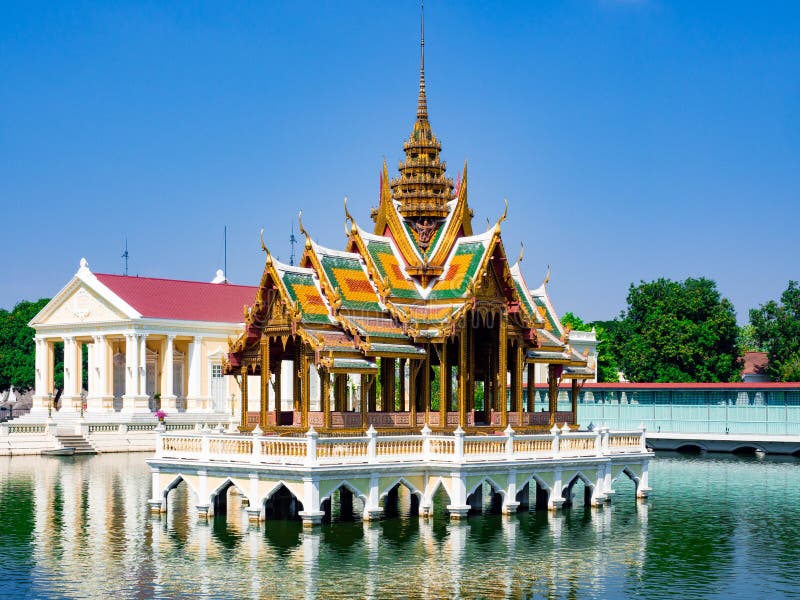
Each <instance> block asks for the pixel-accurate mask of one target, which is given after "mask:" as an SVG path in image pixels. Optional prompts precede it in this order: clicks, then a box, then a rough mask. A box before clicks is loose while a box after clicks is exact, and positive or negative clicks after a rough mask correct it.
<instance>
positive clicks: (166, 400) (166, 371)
mask: <svg viewBox="0 0 800 600" xmlns="http://www.w3.org/2000/svg"><path fill="white" fill-rule="evenodd" d="M165 345H166V350H165V352H164V366H163V371H162V374H161V408H162V409H163V410H164V411H166V412H169V411H172V412H177V410H178V408H177V405H176V403H175V401H176V397H175V393H174V391H175V381H174V377H175V336H174V335H168V336H167V342H166V344H165Z"/></svg>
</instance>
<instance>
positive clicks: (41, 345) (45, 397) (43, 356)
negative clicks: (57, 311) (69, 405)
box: [31, 336, 53, 416]
mask: <svg viewBox="0 0 800 600" xmlns="http://www.w3.org/2000/svg"><path fill="white" fill-rule="evenodd" d="M34 341H35V343H36V359H35V363H34V364H35V365H36V372H35V374H34V376H35V379H34V392H33V403H32V405H31V415H39V416H43V415H46V414H47V411H48V409H49V408H50V400H51V396H50V394H51V391H52V387H51V386H52V383H51V382H52V381H53V373H52V370H51V367H50V364H51V360H50V354H51V353H52V351H53V346H52V344H50V343H49V342H48V341H47V340H46V339H45V338H42V337H39V336H36V337H35V338H34Z"/></svg>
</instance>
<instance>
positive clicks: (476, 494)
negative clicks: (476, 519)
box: [467, 480, 503, 515]
mask: <svg viewBox="0 0 800 600" xmlns="http://www.w3.org/2000/svg"><path fill="white" fill-rule="evenodd" d="M467 504H469V507H470V508H469V513H468V514H470V515H481V514H490V515H496V514H499V513H500V512H501V511H502V509H503V494H502V493H501V492H500V490H499V489H498V488H497V487H496V486H495V485H494V484H492V483H491V482H489V481H488V480H484V481H483V482H481V483H480V484H479V485H478V487H476V488H475V490H474V491H473V492H472V493H471V494H469V495H468V496H467Z"/></svg>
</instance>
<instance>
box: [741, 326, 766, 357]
mask: <svg viewBox="0 0 800 600" xmlns="http://www.w3.org/2000/svg"><path fill="white" fill-rule="evenodd" d="M736 343H737V344H738V345H739V350H741V351H742V352H766V350H764V346H763V345H761V343H759V341H758V340H757V339H756V328H755V327H753V325H751V324H748V325H742V326H741V327H739V336H738V339H737V341H736Z"/></svg>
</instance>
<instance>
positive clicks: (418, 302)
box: [230, 30, 585, 373]
mask: <svg viewBox="0 0 800 600" xmlns="http://www.w3.org/2000/svg"><path fill="white" fill-rule="evenodd" d="M421 47H422V57H421V67H420V81H419V96H418V103H417V118H416V121H415V123H414V127H413V129H412V131H411V135H410V136H409V138H408V140H407V141H406V142H405V143H404V145H403V149H404V152H405V159H404V160H403V161H402V162H401V163H400V165H399V176H398V177H396V178H394V179H391V180H390V178H389V175H388V169H387V166H386V163H385V162H384V165H383V170H382V174H381V180H380V181H381V183H380V196H379V203H378V206H377V208H375V209H373V211H372V219H373V221H374V227H373V228H372V231H367V230H365V229H363V228H362V227H361V226H360V225H358V224H357V223H356V221H355V219H354V218H353V216H352V215H351V214H350V213H349V211H348V210H347V205H346V202H345V216H346V219H347V223H348V240H347V243H346V246H345V248H346V250H345V251H341V250H333V249H330V248H325V247H323V246H320V245H319V244H317V243H316V242H314V241H313V240H312V238H311V237H310V235H309V234H308V232H307V231H306V230H305V229H304V228H303V227H302V222H301V232H302V233H303V234H304V235H305V237H306V242H305V252H304V254H303V256H302V258H301V260H300V266H299V267H294V266H289V265H286V264H283V263H281V262H279V261H277V260H276V259H275V258H274V257H272V255H271V254H270V253H269V252H268V251H267V250H266V248H264V250H265V251H266V252H267V260H266V266H265V269H264V273H263V276H262V278H261V282H260V286H259V291H258V293H257V294H256V299H255V302H254V304H253V306H252V307H250V308H249V309H248V311H247V315H246V327H247V330H246V331H245V333H244V334H243V335H242V337H241V338H240V339H238V340H236V341H235V342H232V344H231V354H230V361H231V363H230V364H231V366H233V367H236V366H238V365H239V364H242V356H243V354H244V353H246V352H248V351H253V352H255V351H256V350H255V346H256V345H257V340H258V338H259V337H260V335H261V331H262V329H264V328H265V327H266V326H268V325H269V323H273V324H274V323H277V322H283V324H284V325H288V324H290V325H291V327H292V331H294V332H296V333H297V334H299V335H300V336H302V338H303V339H304V341H306V342H307V343H308V344H310V345H311V346H312V347H313V348H315V350H316V353H317V357H318V363H319V364H320V365H324V366H325V367H327V368H329V369H333V372H337V371H339V372H344V371H348V372H366V373H369V372H373V371H374V370H375V369H376V364H375V359H376V358H377V357H380V356H390V357H395V358H402V357H413V356H415V355H419V354H421V353H425V352H426V351H428V350H426V349H425V348H426V347H427V346H426V344H428V343H430V342H438V341H442V340H443V339H446V338H448V337H449V336H452V335H453V334H454V332H455V329H456V326H457V322H458V320H459V319H460V318H462V316H463V315H464V314H465V313H466V311H468V310H470V309H474V308H475V307H476V301H477V300H478V299H481V300H483V301H486V300H490V301H494V302H496V303H501V304H502V305H503V310H504V311H505V313H506V314H507V315H508V316H509V318H510V319H513V321H514V325H515V327H517V329H518V330H522V331H524V332H525V339H526V340H527V343H526V345H527V347H528V348H529V349H528V350H527V352H528V356H529V358H531V359H536V360H537V362H538V361H539V360H541V362H544V361H547V362H550V363H553V362H556V363H558V364H565V365H571V366H573V367H575V366H581V365H585V361H584V360H583V359H582V357H579V356H576V355H575V354H574V353H573V352H571V351H570V350H569V349H568V347H567V344H566V332H565V331H564V328H563V327H562V326H561V323H560V322H559V320H558V317H557V316H556V313H555V312H554V311H553V308H552V305H551V303H550V300H549V298H548V297H547V292H546V290H545V284H542V286H541V287H539V288H538V289H537V290H531V288H529V286H528V285H527V283H526V282H525V279H524V277H523V275H522V272H521V270H520V265H519V261H518V262H517V264H515V265H514V266H513V267H509V265H508V260H507V257H506V252H505V249H504V247H503V242H502V239H501V228H500V226H501V223H502V222H503V220H504V219H505V217H506V212H507V209H508V205H507V204H506V210H505V211H504V212H503V214H502V216H501V217H500V218H499V219H498V221H497V223H496V224H495V225H494V226H491V227H489V229H487V230H486V231H484V232H483V233H479V234H474V233H473V230H472V211H471V210H470V208H469V206H468V203H467V167H466V164H465V165H464V169H463V172H462V174H461V176H460V177H459V178H458V181H457V183H456V184H455V185H454V183H453V180H452V179H450V178H449V177H447V175H446V164H445V163H444V162H443V161H442V160H441V159H440V152H441V142H440V141H439V140H438V139H437V137H436V135H435V134H434V133H433V130H432V128H431V125H430V122H429V120H428V107H427V97H426V90H425V70H424V30H423V36H422V46H421ZM521 259H522V255H520V259H519V260H520V261H521ZM545 283H546V282H545ZM281 319H283V321H281ZM251 349H252V350H251Z"/></svg>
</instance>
